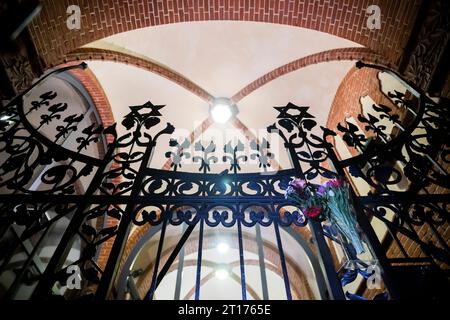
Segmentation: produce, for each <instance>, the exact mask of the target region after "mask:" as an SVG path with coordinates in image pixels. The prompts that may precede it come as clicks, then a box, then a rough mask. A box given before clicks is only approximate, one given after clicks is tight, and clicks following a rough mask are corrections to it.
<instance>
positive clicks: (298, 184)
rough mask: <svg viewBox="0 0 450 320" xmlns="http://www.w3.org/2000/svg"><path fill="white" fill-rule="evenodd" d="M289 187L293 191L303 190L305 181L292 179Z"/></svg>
mask: <svg viewBox="0 0 450 320" xmlns="http://www.w3.org/2000/svg"><path fill="white" fill-rule="evenodd" d="M289 185H290V186H291V187H293V188H294V189H295V190H300V189H303V188H304V187H305V185H306V182H305V180H302V179H300V178H294V179H292V181H290V182H289Z"/></svg>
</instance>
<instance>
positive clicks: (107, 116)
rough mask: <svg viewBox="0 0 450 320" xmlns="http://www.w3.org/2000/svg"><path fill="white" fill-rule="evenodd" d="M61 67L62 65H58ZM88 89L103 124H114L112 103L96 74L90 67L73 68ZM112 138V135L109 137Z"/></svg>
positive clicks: (75, 75) (77, 77)
mask: <svg viewBox="0 0 450 320" xmlns="http://www.w3.org/2000/svg"><path fill="white" fill-rule="evenodd" d="M71 64H73V63H67V64H64V65H65V66H67V65H71ZM58 67H60V66H58ZM69 72H70V74H72V75H73V76H74V77H75V78H76V79H77V80H78V81H79V82H80V83H81V84H82V85H83V87H84V88H85V89H86V91H87V92H88V94H89V96H90V97H91V99H92V102H93V103H94V105H95V107H96V109H97V112H98V115H99V117H100V120H101V122H102V125H103V126H104V127H105V128H106V127H108V126H110V125H112V124H114V122H115V120H114V115H113V112H112V109H111V105H110V103H109V100H108V98H107V96H106V93H105V91H104V90H103V87H102V86H101V84H100V83H99V81H98V79H97V77H96V76H95V74H94V73H93V72H92V71H91V70H90V69H89V68H86V69H83V70H80V69H73V70H70V71H69ZM109 138H112V137H109Z"/></svg>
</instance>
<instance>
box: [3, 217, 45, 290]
mask: <svg viewBox="0 0 450 320" xmlns="http://www.w3.org/2000/svg"><path fill="white" fill-rule="evenodd" d="M52 227H53V225H50V226H48V227H47V228H46V229H45V230H44V231H43V232H42V235H41V237H40V238H39V240H38V241H37V243H36V245H35V246H34V248H33V250H32V251H31V252H30V253H29V254H28V258H27V260H26V261H25V262H24V264H23V266H22V269H21V270H20V272H19V273H18V274H17V275H16V278H15V279H14V282H13V283H12V285H11V286H10V287H9V289H8V292H7V293H6V297H5V299H12V298H14V296H15V295H16V294H17V290H19V287H20V284H21V283H22V279H23V277H24V276H25V273H26V271H27V270H28V268H29V267H30V265H31V263H32V261H33V260H34V258H35V255H36V252H37V251H38V249H39V248H40V246H41V243H42V241H43V240H44V238H45V236H46V235H47V233H48V232H49V231H50V229H51V228H52Z"/></svg>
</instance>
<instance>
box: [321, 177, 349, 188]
mask: <svg viewBox="0 0 450 320" xmlns="http://www.w3.org/2000/svg"><path fill="white" fill-rule="evenodd" d="M344 184H345V181H344V180H342V179H333V180H329V181H327V183H326V184H325V186H326V187H327V188H340V187H342V186H344Z"/></svg>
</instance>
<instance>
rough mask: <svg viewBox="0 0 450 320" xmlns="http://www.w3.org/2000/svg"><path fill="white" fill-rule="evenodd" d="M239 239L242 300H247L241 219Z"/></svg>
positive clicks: (238, 227)
mask: <svg viewBox="0 0 450 320" xmlns="http://www.w3.org/2000/svg"><path fill="white" fill-rule="evenodd" d="M237 229H238V240H239V264H240V266H241V289H242V300H247V288H246V287H245V265H244V263H245V260H244V245H243V241H242V226H241V221H240V220H237Z"/></svg>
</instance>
